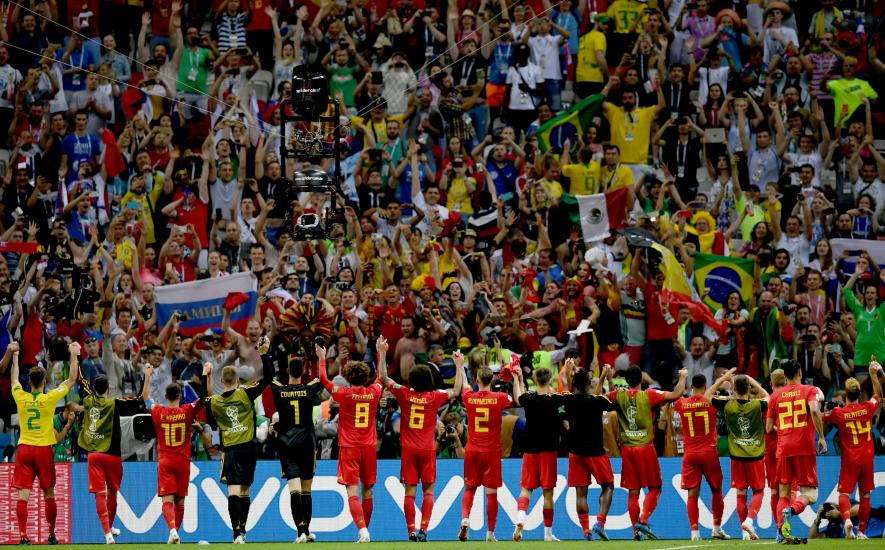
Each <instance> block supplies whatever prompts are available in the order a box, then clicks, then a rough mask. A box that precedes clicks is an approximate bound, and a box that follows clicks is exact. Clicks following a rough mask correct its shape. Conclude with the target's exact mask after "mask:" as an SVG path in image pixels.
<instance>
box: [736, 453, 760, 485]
mask: <svg viewBox="0 0 885 550" xmlns="http://www.w3.org/2000/svg"><path fill="white" fill-rule="evenodd" d="M731 486H732V487H734V488H735V489H746V488H748V487H749V488H750V489H753V492H758V491H761V490H762V489H764V488H765V461H764V460H763V459H761V458H760V459H759V460H735V459H733V458H732V459H731Z"/></svg>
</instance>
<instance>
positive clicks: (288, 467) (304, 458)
mask: <svg viewBox="0 0 885 550" xmlns="http://www.w3.org/2000/svg"><path fill="white" fill-rule="evenodd" d="M277 452H278V453H279V455H280V469H281V470H282V471H283V477H284V478H286V479H296V478H299V479H313V474H314V472H315V471H316V465H317V459H316V457H317V455H316V445H315V444H314V442H313V440H310V439H309V440H306V441H302V442H301V443H298V444H296V445H293V446H291V447H290V446H285V445H280V446H279V448H278V449H277Z"/></svg>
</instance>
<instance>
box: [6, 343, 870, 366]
mask: <svg viewBox="0 0 885 550" xmlns="http://www.w3.org/2000/svg"><path fill="white" fill-rule="evenodd" d="M6 349H7V351H10V352H11V353H12V354H13V355H16V356H17V355H18V352H19V349H20V348H19V346H18V342H10V343H9V346H7V347H6ZM871 369H872V367H871Z"/></svg>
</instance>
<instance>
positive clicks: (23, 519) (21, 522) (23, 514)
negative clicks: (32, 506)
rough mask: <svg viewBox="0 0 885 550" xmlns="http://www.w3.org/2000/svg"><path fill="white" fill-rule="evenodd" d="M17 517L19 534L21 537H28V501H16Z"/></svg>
mask: <svg viewBox="0 0 885 550" xmlns="http://www.w3.org/2000/svg"><path fill="white" fill-rule="evenodd" d="M15 515H16V517H17V518H18V534H19V536H20V537H27V536H28V501H27V500H17V501H15Z"/></svg>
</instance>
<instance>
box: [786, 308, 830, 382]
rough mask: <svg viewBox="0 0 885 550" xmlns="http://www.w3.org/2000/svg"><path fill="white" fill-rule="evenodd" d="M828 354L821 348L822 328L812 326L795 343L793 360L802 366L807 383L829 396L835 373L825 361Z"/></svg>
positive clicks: (806, 328)
mask: <svg viewBox="0 0 885 550" xmlns="http://www.w3.org/2000/svg"><path fill="white" fill-rule="evenodd" d="M825 355H826V352H825V350H824V347H823V346H821V341H820V327H819V326H818V325H815V324H810V325H808V326H807V327H805V330H803V331H801V332H800V337H799V338H798V342H794V343H793V360H794V361H796V362H798V363H799V364H800V365H802V372H803V373H805V383H806V384H810V385H814V386H818V387H819V388H820V389H821V391H823V392H824V395H827V392H828V391H829V388H830V385H831V384H832V383H833V373H832V371H831V370H830V365H829V362H828V361H824V356H825Z"/></svg>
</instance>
